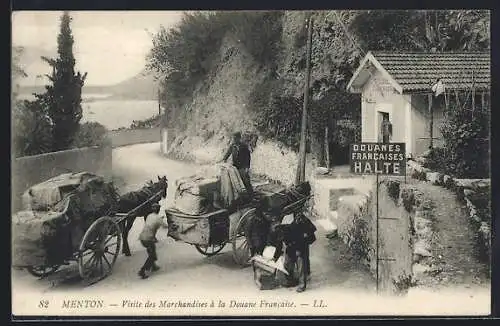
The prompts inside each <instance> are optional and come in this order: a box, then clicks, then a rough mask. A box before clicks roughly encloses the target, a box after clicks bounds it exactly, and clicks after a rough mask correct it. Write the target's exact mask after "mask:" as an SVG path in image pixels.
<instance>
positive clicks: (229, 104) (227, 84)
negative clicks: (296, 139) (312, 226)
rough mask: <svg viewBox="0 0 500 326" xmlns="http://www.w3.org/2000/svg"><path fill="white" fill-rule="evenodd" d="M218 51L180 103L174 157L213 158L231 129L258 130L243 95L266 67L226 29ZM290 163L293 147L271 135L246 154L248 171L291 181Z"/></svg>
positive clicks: (294, 162)
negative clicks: (183, 118)
mask: <svg viewBox="0 0 500 326" xmlns="http://www.w3.org/2000/svg"><path fill="white" fill-rule="evenodd" d="M219 56H220V64H219V65H218V67H217V68H216V70H215V71H216V72H215V74H213V75H212V76H210V79H209V81H208V82H207V83H206V85H208V88H206V89H204V90H201V89H200V90H197V91H196V92H195V96H194V98H193V101H192V102H191V103H190V104H189V105H187V106H186V107H185V110H186V113H188V114H189V115H190V123H189V124H188V125H187V128H186V130H183V131H181V132H180V133H179V134H178V136H177V138H176V140H175V141H174V144H173V152H172V154H174V155H175V156H177V157H179V158H185V159H186V158H189V159H194V160H197V161H200V162H202V161H203V162H207V161H211V162H215V161H217V160H218V159H221V158H222V156H223V153H224V151H225V150H226V149H227V146H228V144H229V142H230V139H231V134H232V132H234V131H236V130H241V131H242V132H243V133H247V134H249V133H251V134H253V133H258V131H257V129H256V126H255V113H254V112H253V111H252V110H250V109H249V101H250V100H249V97H250V95H251V93H252V90H253V89H254V88H255V87H256V85H257V84H258V83H259V82H261V81H262V80H263V79H264V78H265V76H266V71H265V70H259V69H258V67H257V65H256V64H255V62H253V60H252V57H251V56H250V55H249V54H248V53H247V52H246V50H245V49H244V48H243V47H241V46H240V45H239V43H238V41H237V40H236V39H235V38H234V37H232V36H231V35H229V36H227V37H226V38H225V39H224V42H223V45H222V46H221V48H220V51H219ZM296 168H297V153H296V152H294V151H293V150H290V149H288V148H286V147H285V146H283V145H281V144H279V143H277V142H275V141H272V140H269V139H268V140H264V139H263V138H261V139H259V141H258V143H257V147H256V148H255V151H254V152H253V155H252V170H253V172H254V173H257V174H264V175H267V176H269V177H271V178H273V179H276V180H280V181H282V182H284V183H287V184H292V183H293V180H294V177H295V171H296ZM308 169H309V170H310V169H311V164H310V163H309V164H308Z"/></svg>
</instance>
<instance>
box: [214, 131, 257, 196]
mask: <svg viewBox="0 0 500 326" xmlns="http://www.w3.org/2000/svg"><path fill="white" fill-rule="evenodd" d="M229 156H231V157H232V160H233V165H234V167H236V168H237V169H238V171H239V173H240V176H241V179H242V181H243V183H244V184H245V188H246V189H247V191H248V193H249V194H250V195H252V194H253V187H252V183H251V182H250V160H251V157H250V149H249V148H248V145H247V144H245V143H243V142H242V141H241V132H236V133H234V135H233V143H232V144H231V146H230V147H229V148H228V150H227V152H226V154H224V158H223V159H222V161H223V162H226V161H227V159H228V158H229Z"/></svg>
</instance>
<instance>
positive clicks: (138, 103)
mask: <svg viewBox="0 0 500 326" xmlns="http://www.w3.org/2000/svg"><path fill="white" fill-rule="evenodd" d="M82 97H83V101H82V108H83V118H82V122H87V121H88V122H92V121H95V122H99V123H100V124H102V125H104V126H105V127H106V128H108V129H109V130H113V129H118V128H121V127H125V128H128V127H130V125H131V124H132V122H133V121H134V120H146V119H148V118H151V117H152V116H155V115H157V114H158V102H157V101H154V100H112V99H106V98H107V97H109V95H108V94H84V95H83V96H82ZM18 98H19V99H33V96H32V95H30V94H19V96H18Z"/></svg>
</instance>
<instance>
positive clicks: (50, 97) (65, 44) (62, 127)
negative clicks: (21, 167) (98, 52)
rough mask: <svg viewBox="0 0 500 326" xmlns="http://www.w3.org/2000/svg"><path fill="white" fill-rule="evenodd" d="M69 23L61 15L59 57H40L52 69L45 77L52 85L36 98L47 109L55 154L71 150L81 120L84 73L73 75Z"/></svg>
mask: <svg viewBox="0 0 500 326" xmlns="http://www.w3.org/2000/svg"><path fill="white" fill-rule="evenodd" d="M70 23H71V16H70V15H69V13H68V12H64V13H63V15H62V16H61V24H60V32H59V35H58V37H57V52H58V57H57V58H56V59H50V58H45V57H43V59H44V60H45V61H46V62H48V63H49V65H50V66H51V67H52V74H51V75H49V76H48V78H49V80H50V82H51V85H47V86H46V87H45V88H46V90H47V91H46V92H45V93H44V94H42V95H38V96H37V98H38V100H40V101H41V102H42V103H44V104H45V105H46V106H47V109H48V115H49V117H50V119H51V121H52V133H53V144H54V145H53V146H54V147H53V150H54V151H58V150H65V149H68V148H70V147H71V145H72V143H73V141H74V136H75V134H76V133H77V132H78V129H79V123H80V120H81V118H82V105H81V102H82V96H81V95H82V87H83V85H84V82H85V78H86V76H87V73H85V74H83V75H82V74H81V73H80V72H78V73H75V57H74V55H73V43H74V40H73V35H72V31H71V27H70Z"/></svg>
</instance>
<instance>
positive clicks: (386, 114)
mask: <svg viewBox="0 0 500 326" xmlns="http://www.w3.org/2000/svg"><path fill="white" fill-rule="evenodd" d="M384 119H387V120H389V121H391V117H390V115H389V112H383V111H377V127H378V128H377V135H378V136H377V142H379V143H381V142H382V141H383V135H382V122H383V121H384Z"/></svg>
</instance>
